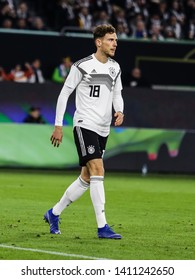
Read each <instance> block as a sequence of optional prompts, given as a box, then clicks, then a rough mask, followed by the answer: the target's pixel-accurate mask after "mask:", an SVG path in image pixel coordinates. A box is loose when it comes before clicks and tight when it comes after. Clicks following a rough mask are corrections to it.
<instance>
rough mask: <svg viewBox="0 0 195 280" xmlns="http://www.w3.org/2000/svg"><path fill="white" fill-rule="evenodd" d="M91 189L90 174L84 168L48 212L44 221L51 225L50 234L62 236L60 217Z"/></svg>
mask: <svg viewBox="0 0 195 280" xmlns="http://www.w3.org/2000/svg"><path fill="white" fill-rule="evenodd" d="M88 188H89V173H88V169H87V167H82V170H81V175H80V176H79V177H78V178H77V179H76V180H75V181H74V182H73V183H72V184H71V185H70V186H69V187H68V188H67V189H66V191H65V192H64V194H63V196H62V197H61V199H60V200H59V201H58V202H57V203H56V204H55V205H54V206H53V208H51V209H50V210H48V211H47V212H46V213H45V215H44V219H45V221H46V222H47V223H49V225H50V233H52V234H60V230H59V216H60V214H61V213H62V211H63V210H64V209H65V208H66V207H68V206H69V205H70V204H71V203H72V202H74V201H76V200H77V199H78V198H79V197H81V196H82V195H83V194H84V193H85V192H86V190H87V189H88Z"/></svg>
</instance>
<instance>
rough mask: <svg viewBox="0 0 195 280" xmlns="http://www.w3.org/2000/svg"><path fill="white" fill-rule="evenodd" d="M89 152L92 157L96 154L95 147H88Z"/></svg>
mask: <svg viewBox="0 0 195 280" xmlns="http://www.w3.org/2000/svg"><path fill="white" fill-rule="evenodd" d="M87 151H88V153H89V154H91V155H92V154H94V153H95V147H94V146H92V145H90V146H88V147H87Z"/></svg>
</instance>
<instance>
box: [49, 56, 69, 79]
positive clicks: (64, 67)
mask: <svg viewBox="0 0 195 280" xmlns="http://www.w3.org/2000/svg"><path fill="white" fill-rule="evenodd" d="M72 64H73V62H72V60H71V58H70V56H67V57H64V58H63V59H62V63H61V64H60V65H58V66H57V67H56V68H55V69H54V71H53V74H52V81H53V82H56V83H64V82H65V80H66V77H67V76H68V74H69V72H70V68H71V66H72Z"/></svg>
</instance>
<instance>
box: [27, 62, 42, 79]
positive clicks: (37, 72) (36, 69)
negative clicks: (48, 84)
mask: <svg viewBox="0 0 195 280" xmlns="http://www.w3.org/2000/svg"><path fill="white" fill-rule="evenodd" d="M27 65H29V63H28V64H27ZM29 67H30V69H31V75H30V77H29V79H28V81H29V83H39V84H42V83H44V82H45V78H44V76H43V72H42V70H41V60H40V59H35V60H34V61H33V62H32V64H31V65H30V66H29Z"/></svg>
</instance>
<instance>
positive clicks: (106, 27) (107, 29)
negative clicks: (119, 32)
mask: <svg viewBox="0 0 195 280" xmlns="http://www.w3.org/2000/svg"><path fill="white" fill-rule="evenodd" d="M107 33H110V34H112V33H116V29H115V28H114V27H113V26H112V25H111V24H102V25H98V26H96V27H95V29H94V31H93V38H94V41H95V40H96V39H97V38H102V37H104V36H105V35H106V34H107Z"/></svg>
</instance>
